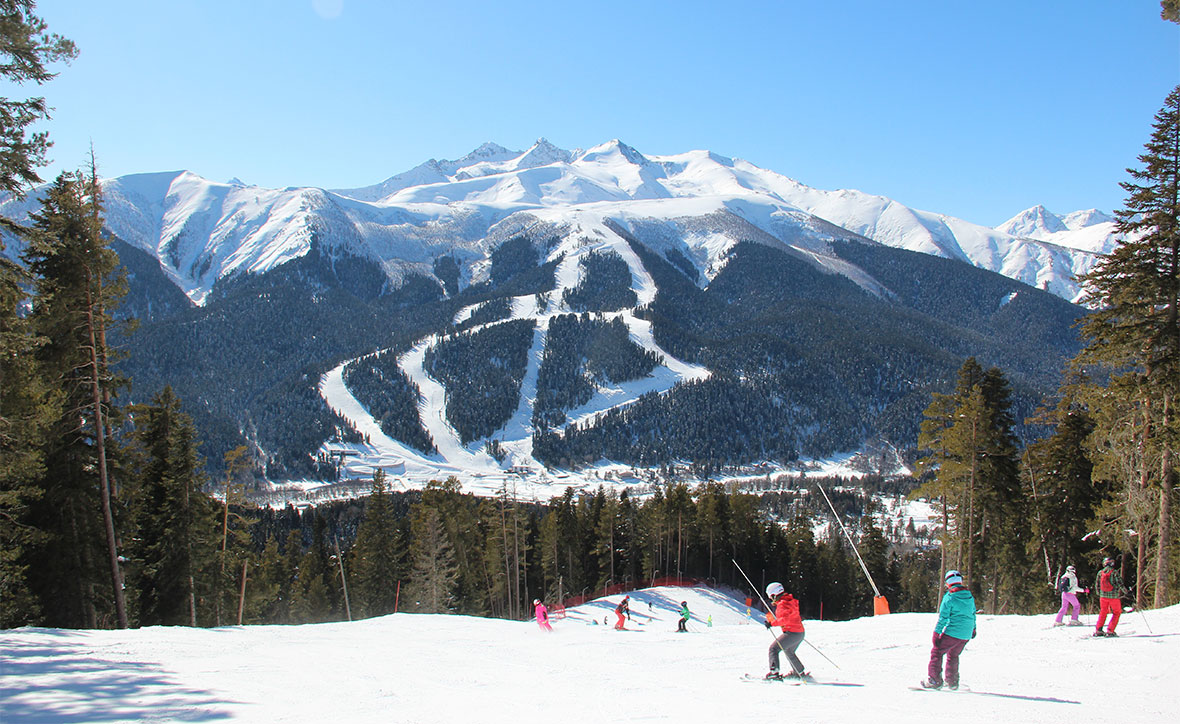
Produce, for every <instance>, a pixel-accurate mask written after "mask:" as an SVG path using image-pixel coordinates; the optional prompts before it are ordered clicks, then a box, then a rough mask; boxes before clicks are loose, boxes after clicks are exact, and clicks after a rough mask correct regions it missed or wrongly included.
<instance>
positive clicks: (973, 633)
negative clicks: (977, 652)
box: [971, 628, 979, 638]
mask: <svg viewBox="0 0 1180 724" xmlns="http://www.w3.org/2000/svg"><path fill="white" fill-rule="evenodd" d="M977 631H979V629H974V628H973V629H971V638H975V634H976V632H977Z"/></svg>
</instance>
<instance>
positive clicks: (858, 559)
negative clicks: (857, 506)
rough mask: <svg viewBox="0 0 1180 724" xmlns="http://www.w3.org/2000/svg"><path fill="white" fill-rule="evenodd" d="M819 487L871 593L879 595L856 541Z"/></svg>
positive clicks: (822, 487) (819, 486)
mask: <svg viewBox="0 0 1180 724" xmlns="http://www.w3.org/2000/svg"><path fill="white" fill-rule="evenodd" d="M815 487H817V488H819V492H820V493H821V494H822V495H823V496H824V500H826V501H828V507H829V508H831V509H832V517H833V518H835V519H836V525H838V526H840V530H842V531H844V537H845V538H847V539H848V545H850V546H852V552H853V553H855V554H856V560H857V561H859V562H860V569H861V570H862V571H864V572H865V578H867V579H869V585H870V586H872V587H873V595H874V596H878V597H880V595H881V591H880V590H878V589H877V584H876V583H875V582H874V581H873V576H872V575H871V574H870V573H869V567H868V566H866V565H865V559H863V558H861V557H860V551H858V550H857V549H856V543H853V542H852V536H851V535H849V533H848V529H847V528H845V527H844V523H843V522H841V520H840V516H839V515H838V514H837V513H836V506H834V505H832V500H831V498H829V497H828V494H827V492H825V491H824V486H822V485H820V484H819V483H816V484H815Z"/></svg>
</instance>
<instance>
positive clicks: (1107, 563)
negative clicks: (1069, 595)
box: [1094, 557, 1128, 636]
mask: <svg viewBox="0 0 1180 724" xmlns="http://www.w3.org/2000/svg"><path fill="white" fill-rule="evenodd" d="M1094 590H1095V591H1097V592H1098V601H1099V604H1098V605H1099V607H1098V626H1097V627H1095V629H1094V635H1095V636H1118V634H1116V633H1115V632H1114V629H1115V627H1116V626H1118V625H1119V614H1120V613H1122V610H1123V604H1122V601H1120V600H1119V599H1121V598H1122V597H1123V596H1125V595H1127V593H1128V591H1127V589H1126V588H1124V587H1123V577H1122V576H1120V575H1119V572H1118V570H1117V569H1116V568H1115V567H1114V559H1113V558H1109V557H1108V558H1106V559H1105V560H1103V561H1102V570H1101V571H1098V577H1097V578H1095V579H1094ZM1107 614H1110V626H1109V627H1108V628H1107V629H1106V630H1105V631H1103V630H1102V624H1104V623H1106V616H1107Z"/></svg>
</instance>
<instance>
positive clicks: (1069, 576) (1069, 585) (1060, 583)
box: [1053, 566, 1090, 626]
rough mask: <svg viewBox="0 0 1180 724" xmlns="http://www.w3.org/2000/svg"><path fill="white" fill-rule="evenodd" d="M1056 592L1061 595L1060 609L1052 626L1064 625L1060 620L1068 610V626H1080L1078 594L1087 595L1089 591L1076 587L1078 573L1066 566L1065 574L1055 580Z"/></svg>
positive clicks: (1080, 606) (1080, 610)
mask: <svg viewBox="0 0 1180 724" xmlns="http://www.w3.org/2000/svg"><path fill="white" fill-rule="evenodd" d="M1057 591H1058V593H1060V594H1061V609H1060V610H1058V611H1057V620H1056V621H1054V622H1053V625H1054V626H1062V625H1064V624H1063V623H1062V619H1064V618H1065V612H1066V610H1067V609H1068V610H1069V611H1070V619H1069V625H1070V626H1081V625H1082V622H1081V621H1080V620H1079V619H1078V614H1080V613H1081V612H1082V605H1081V604H1080V603H1078V594H1079V593H1089V592H1090V589H1088V588H1081V587H1080V586H1078V572H1077V570H1076V569H1075V568H1074V567H1073V566H1066V567H1065V573H1064V574H1063V575H1062V576H1061V578H1059V579H1057Z"/></svg>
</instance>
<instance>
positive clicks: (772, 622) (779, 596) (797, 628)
mask: <svg viewBox="0 0 1180 724" xmlns="http://www.w3.org/2000/svg"><path fill="white" fill-rule="evenodd" d="M766 595H767V596H769V597H770V603H771V604H772V605H773V606H774V611H773V612H771V611H767V613H766V627H767V628H770V627H771V626H781V627H782V631H783V632H782V634H780V635H779V637H778V638H776V639H775V640H774V643H773V644H771V645H770V651H769V654H770V671H769V672H768V673H767V674H766V678H767V679H781V678H783V675H782V674H780V673H779V672H778V653H779V652H780V651H782V652H783V653H784V654H786V655H787V662H788V663H789V664H790V665H791V673H789V674H787V677H794V678H800V679H804V678H810V675H809V674H808V673H807V672H806V671H804V670H803V662H802V661H800V660H799V657H798V656H796V655H795V649H797V648H799V644H801V643H803V618H802V617H801V616H800V615H799V602H798V601H796V600H795V597H794V596H792V595H791V594H789V593H787V592H786V590H785V589H783V584H781V583H778V582H777V581H776V582H775V583H772V584H770V585H769V586H767V587H766Z"/></svg>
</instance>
